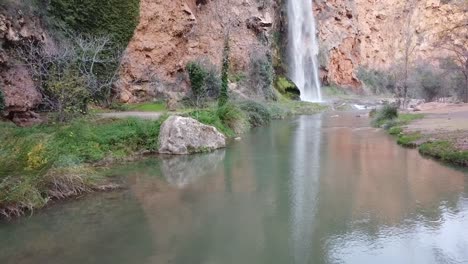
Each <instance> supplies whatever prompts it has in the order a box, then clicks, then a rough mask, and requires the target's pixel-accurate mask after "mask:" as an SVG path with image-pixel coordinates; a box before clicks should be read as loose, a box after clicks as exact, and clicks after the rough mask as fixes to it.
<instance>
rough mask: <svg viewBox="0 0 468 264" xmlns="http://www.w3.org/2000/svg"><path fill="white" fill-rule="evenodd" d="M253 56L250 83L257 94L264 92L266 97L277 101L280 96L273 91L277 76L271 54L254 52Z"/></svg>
mask: <svg viewBox="0 0 468 264" xmlns="http://www.w3.org/2000/svg"><path fill="white" fill-rule="evenodd" d="M251 57H252V59H251V61H250V73H249V75H250V76H249V79H250V85H251V86H252V87H253V88H254V89H255V91H256V93H257V94H262V95H263V97H264V98H265V99H267V100H273V101H276V100H277V99H278V98H277V96H276V94H275V93H274V91H273V81H274V79H275V76H274V70H273V63H272V59H271V56H270V54H257V53H254V54H252V56H251Z"/></svg>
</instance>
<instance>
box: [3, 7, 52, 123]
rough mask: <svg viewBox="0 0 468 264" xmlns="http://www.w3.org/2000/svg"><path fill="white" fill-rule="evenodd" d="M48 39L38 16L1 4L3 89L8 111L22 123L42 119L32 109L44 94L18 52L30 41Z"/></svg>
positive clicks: (14, 119)
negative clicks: (38, 88) (7, 7)
mask: <svg viewBox="0 0 468 264" xmlns="http://www.w3.org/2000/svg"><path fill="white" fill-rule="evenodd" d="M47 42H48V38H47V35H46V34H45V32H44V30H43V29H42V28H41V23H40V21H39V20H38V19H37V18H34V17H32V16H25V15H24V14H23V12H22V11H21V10H18V9H15V8H11V9H6V8H0V89H2V91H3V94H4V96H5V111H4V114H5V116H6V117H7V118H9V119H11V120H12V121H13V122H15V123H16V124H18V125H20V126H26V125H31V124H36V123H39V122H40V118H39V116H38V115H37V114H35V113H34V112H32V110H33V109H34V108H35V107H36V106H37V105H38V104H39V103H40V102H41V100H42V96H41V94H40V93H39V91H38V90H37V89H36V86H35V84H34V80H33V78H32V75H31V73H30V72H29V70H28V68H27V67H25V66H24V65H23V63H21V62H20V61H19V60H18V58H17V54H16V52H17V50H18V47H19V46H21V45H23V44H26V43H37V44H45V43H47Z"/></svg>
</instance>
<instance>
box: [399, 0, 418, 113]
mask: <svg viewBox="0 0 468 264" xmlns="http://www.w3.org/2000/svg"><path fill="white" fill-rule="evenodd" d="M417 4H418V0H406V2H405V8H404V12H405V13H406V21H405V24H404V31H403V77H402V78H403V80H402V82H403V84H402V86H401V89H398V90H400V91H399V92H398V97H399V98H401V97H403V107H406V104H407V99H408V85H409V84H408V77H409V71H410V66H411V59H412V55H413V53H414V50H415V49H416V47H417V42H416V41H415V34H414V32H415V30H414V28H413V16H414V11H415V9H416V6H417Z"/></svg>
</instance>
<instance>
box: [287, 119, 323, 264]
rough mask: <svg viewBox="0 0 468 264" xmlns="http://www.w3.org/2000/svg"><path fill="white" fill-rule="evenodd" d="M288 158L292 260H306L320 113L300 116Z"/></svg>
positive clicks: (315, 191)
mask: <svg viewBox="0 0 468 264" xmlns="http://www.w3.org/2000/svg"><path fill="white" fill-rule="evenodd" d="M297 123H298V124H297V128H296V132H295V134H294V145H293V146H292V147H293V149H294V151H293V155H292V157H291V158H292V160H291V164H292V166H291V193H292V201H291V210H292V217H291V218H292V223H291V228H292V231H291V236H292V247H293V252H294V263H297V264H306V263H309V259H310V252H311V251H310V249H311V248H312V247H313V245H312V238H313V226H314V222H315V213H316V207H317V195H318V191H319V187H320V184H319V179H320V147H321V146H320V144H321V128H322V115H316V116H301V117H299V118H298V120H297Z"/></svg>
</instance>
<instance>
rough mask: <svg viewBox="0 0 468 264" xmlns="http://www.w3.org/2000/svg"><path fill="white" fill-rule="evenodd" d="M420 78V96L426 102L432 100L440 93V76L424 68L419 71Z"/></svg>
mask: <svg viewBox="0 0 468 264" xmlns="http://www.w3.org/2000/svg"><path fill="white" fill-rule="evenodd" d="M420 78H421V79H420V86H421V92H422V96H423V97H424V99H426V101H427V102H432V101H433V100H434V99H436V98H437V97H438V96H439V94H440V93H441V90H442V76H439V75H438V74H436V73H435V72H434V71H432V70H428V69H424V70H422V72H421V73H420Z"/></svg>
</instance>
